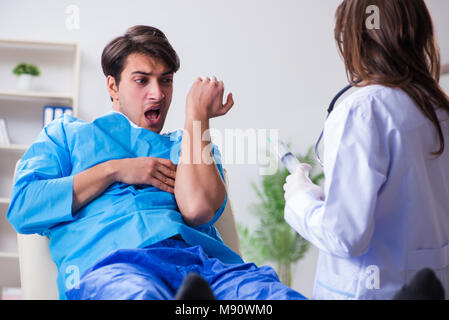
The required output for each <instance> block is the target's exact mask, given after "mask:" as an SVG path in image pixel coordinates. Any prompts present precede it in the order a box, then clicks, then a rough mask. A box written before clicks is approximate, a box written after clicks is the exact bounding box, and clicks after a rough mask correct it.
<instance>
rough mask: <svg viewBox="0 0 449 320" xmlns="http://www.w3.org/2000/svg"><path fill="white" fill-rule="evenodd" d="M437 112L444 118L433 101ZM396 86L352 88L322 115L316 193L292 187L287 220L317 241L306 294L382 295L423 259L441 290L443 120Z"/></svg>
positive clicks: (447, 256) (447, 127)
mask: <svg viewBox="0 0 449 320" xmlns="http://www.w3.org/2000/svg"><path fill="white" fill-rule="evenodd" d="M438 116H439V117H440V119H448V118H449V115H447V114H446V113H445V112H443V111H442V110H439V111H438ZM441 125H442V127H443V131H444V137H445V139H446V140H445V141H446V148H445V151H444V153H443V155H442V156H440V157H439V158H437V159H434V160H432V159H431V158H432V157H431V155H430V154H429V153H430V152H433V151H436V150H438V148H439V143H438V141H439V140H438V135H437V132H436V130H435V128H434V126H433V124H432V123H431V122H430V121H429V120H428V119H427V118H425V117H424V115H423V114H422V113H421V111H419V109H418V108H417V106H416V105H415V104H414V102H413V101H412V100H411V99H410V98H409V96H408V95H407V94H406V93H405V92H403V91H402V90H400V89H392V88H387V87H383V86H380V85H372V86H367V87H364V88H361V89H359V90H358V91H356V92H355V93H353V94H352V95H350V96H349V97H347V98H346V99H344V100H343V101H342V102H341V104H340V105H339V106H338V107H337V108H336V109H335V111H334V112H333V113H332V114H331V115H330V117H329V118H328V120H327V121H326V124H325V131H324V138H323V139H324V158H323V162H324V174H325V184H324V193H325V196H326V200H325V201H319V200H316V199H314V198H313V197H312V196H311V195H310V194H307V193H305V192H301V191H297V192H296V193H295V194H294V195H293V196H292V197H291V198H290V199H289V200H288V201H287V202H286V207H285V219H286V221H287V222H288V223H289V224H290V225H291V226H292V227H293V228H294V229H295V230H296V231H297V232H298V233H299V234H301V236H303V237H304V238H305V239H307V240H309V241H310V242H311V243H312V244H313V245H314V246H316V247H317V248H318V249H319V250H320V254H319V259H318V266H317V271H316V278H315V285H314V291H313V298H314V299H391V298H392V297H393V295H394V293H395V292H396V291H398V290H399V289H400V287H401V286H402V285H403V284H405V283H406V282H408V281H409V280H410V279H411V278H412V277H413V275H414V274H415V273H416V272H417V271H418V270H420V269H422V268H424V267H430V268H431V269H433V270H434V271H435V272H436V274H437V276H438V277H439V279H440V280H441V281H442V284H443V286H444V288H445V291H446V298H447V297H448V293H449V121H446V122H442V123H441Z"/></svg>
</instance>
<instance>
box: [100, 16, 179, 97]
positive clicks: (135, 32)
mask: <svg viewBox="0 0 449 320" xmlns="http://www.w3.org/2000/svg"><path fill="white" fill-rule="evenodd" d="M132 53H142V54H145V55H148V56H150V57H153V58H157V59H161V60H162V61H163V62H164V63H165V64H166V65H167V66H168V67H169V68H170V70H171V71H172V72H173V73H175V72H176V71H178V70H179V67H180V62H179V57H178V55H177V54H176V51H175V50H174V49H173V48H172V46H171V45H170V43H169V42H168V39H167V37H166V36H165V34H164V33H163V32H162V31H160V30H159V29H157V28H154V27H150V26H143V25H138V26H134V27H131V28H129V29H128V30H126V33H125V34H124V35H123V36H120V37H117V38H115V39H113V40H112V41H111V42H109V43H108V45H107V46H106V47H105V48H104V50H103V53H102V55H101V66H102V68H103V73H104V75H105V76H106V77H107V76H113V77H114V79H115V82H116V83H117V85H118V84H119V83H120V76H121V74H122V71H123V68H124V67H125V66H124V65H125V62H126V58H127V57H128V56H129V55H130V54H132ZM111 100H112V99H111Z"/></svg>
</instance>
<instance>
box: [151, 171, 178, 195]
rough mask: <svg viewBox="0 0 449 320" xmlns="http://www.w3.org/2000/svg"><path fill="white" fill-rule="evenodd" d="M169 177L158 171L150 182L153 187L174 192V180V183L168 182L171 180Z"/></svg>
mask: <svg viewBox="0 0 449 320" xmlns="http://www.w3.org/2000/svg"><path fill="white" fill-rule="evenodd" d="M169 180H170V179H169V178H167V177H164V176H163V175H162V174H161V173H159V172H157V173H155V174H154V175H153V178H152V179H151V181H150V183H151V185H152V186H153V187H156V188H158V189H161V190H162V191H166V192H170V193H174V192H175V189H174V181H173V185H170V184H167V182H169Z"/></svg>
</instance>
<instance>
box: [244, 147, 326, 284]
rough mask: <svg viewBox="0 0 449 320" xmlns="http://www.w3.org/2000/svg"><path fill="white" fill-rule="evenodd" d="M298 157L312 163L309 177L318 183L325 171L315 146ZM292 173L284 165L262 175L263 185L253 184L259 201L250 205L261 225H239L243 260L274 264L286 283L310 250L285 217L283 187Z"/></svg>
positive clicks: (259, 263) (281, 278)
mask: <svg viewBox="0 0 449 320" xmlns="http://www.w3.org/2000/svg"><path fill="white" fill-rule="evenodd" d="M296 157H297V158H298V159H299V161H300V162H303V163H308V164H310V165H311V166H312V170H311V171H310V179H311V180H312V181H313V183H315V184H318V185H319V184H320V183H321V182H322V181H323V179H324V174H323V173H322V171H321V168H319V166H318V165H317V163H316V161H315V157H314V152H313V147H312V148H310V149H309V150H308V152H307V154H306V155H305V156H301V155H296ZM289 174H290V173H289V172H288V171H287V169H285V168H284V167H281V168H280V169H278V170H277V172H276V173H274V174H273V175H267V176H263V178H262V185H261V186H260V187H259V186H257V185H256V184H254V183H252V184H251V185H252V187H253V189H254V190H255V192H256V195H257V198H258V200H259V201H258V203H256V204H253V205H252V206H251V211H252V212H253V213H254V214H255V215H256V216H257V217H258V218H259V221H260V224H259V225H258V226H256V228H255V230H252V231H251V230H250V229H249V228H248V227H247V226H244V225H242V224H241V223H238V224H237V229H238V233H239V237H240V242H241V250H242V255H243V257H244V259H245V260H246V261H252V262H255V263H256V264H257V265H261V264H264V263H270V262H271V263H273V264H274V266H275V269H276V271H277V273H278V275H279V279H280V280H281V281H282V282H283V283H284V284H286V285H287V286H291V284H292V265H293V263H295V262H297V261H298V260H300V259H302V258H303V257H304V255H305V253H306V252H307V250H308V249H309V242H308V241H306V240H305V239H304V238H302V237H301V236H300V235H299V234H298V233H297V232H296V231H295V230H293V229H292V228H291V227H290V226H289V225H288V224H287V223H286V222H285V220H284V207H285V199H284V189H283V186H284V184H285V180H286V178H287V176H288V175H289Z"/></svg>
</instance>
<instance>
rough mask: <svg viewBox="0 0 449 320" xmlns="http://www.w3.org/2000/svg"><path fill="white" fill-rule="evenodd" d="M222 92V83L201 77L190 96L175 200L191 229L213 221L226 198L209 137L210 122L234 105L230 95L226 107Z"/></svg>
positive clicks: (188, 97)
mask: <svg viewBox="0 0 449 320" xmlns="http://www.w3.org/2000/svg"><path fill="white" fill-rule="evenodd" d="M223 93H224V86H223V82H221V81H219V82H218V81H216V79H215V78H213V79H212V80H211V79H209V78H206V79H205V80H202V79H201V78H198V79H197V80H196V81H195V83H194V84H193V86H192V88H191V90H190V92H189V94H188V96H187V103H186V120H185V126H184V134H183V137H182V144H181V155H180V159H179V163H178V168H177V172H176V179H175V197H176V202H177V203H178V207H179V209H180V211H181V214H182V215H183V218H184V220H185V221H186V223H187V224H189V225H192V226H198V225H201V224H204V223H207V222H208V221H210V220H211V219H212V218H213V217H214V214H215V212H216V211H217V210H218V209H219V208H220V207H221V206H222V204H223V202H224V200H225V197H226V188H225V184H224V181H223V179H222V178H221V176H220V172H219V171H218V168H217V165H216V163H215V161H214V158H213V156H212V149H211V143H210V135H209V119H211V118H214V117H218V116H222V115H224V114H226V113H227V112H228V111H229V110H230V109H231V107H232V106H233V104H234V101H233V99H232V95H231V94H229V95H228V97H227V101H226V104H224V105H223Z"/></svg>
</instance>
